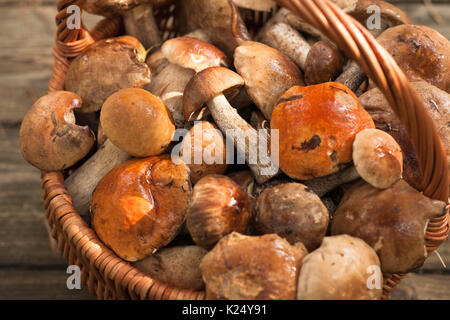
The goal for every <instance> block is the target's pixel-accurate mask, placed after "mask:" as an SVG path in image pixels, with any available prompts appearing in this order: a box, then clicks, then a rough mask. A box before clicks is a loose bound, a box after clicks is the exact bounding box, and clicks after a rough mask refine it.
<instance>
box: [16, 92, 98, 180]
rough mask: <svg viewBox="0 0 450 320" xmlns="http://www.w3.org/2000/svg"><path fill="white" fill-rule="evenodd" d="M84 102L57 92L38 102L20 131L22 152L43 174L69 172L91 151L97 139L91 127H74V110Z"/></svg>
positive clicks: (73, 95) (28, 113) (68, 93)
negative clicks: (68, 169) (66, 170)
mask: <svg viewBox="0 0 450 320" xmlns="http://www.w3.org/2000/svg"><path fill="white" fill-rule="evenodd" d="M81 104H82V102H81V98H80V97H79V96H77V95H76V94H74V93H72V92H67V91H55V92H50V93H48V94H47V95H45V96H43V97H41V98H40V99H38V100H37V101H36V102H35V103H34V104H33V106H32V107H31V108H30V110H28V112H27V114H26V115H25V118H24V119H23V121H22V125H21V127H20V150H21V152H22V155H23V157H24V158H25V160H27V161H28V162H29V163H31V164H32V165H33V166H35V167H37V168H39V169H41V170H44V171H60V170H64V169H67V168H69V167H71V166H72V165H74V164H75V163H77V162H78V161H79V160H81V159H82V158H83V157H84V156H86V155H87V154H88V152H89V151H90V150H91V149H92V146H93V145H94V142H95V136H94V134H93V133H92V131H91V130H90V129H89V127H88V126H85V127H81V126H77V125H76V124H75V116H74V114H73V110H74V109H78V108H81Z"/></svg>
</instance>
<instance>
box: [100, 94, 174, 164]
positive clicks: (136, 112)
mask: <svg viewBox="0 0 450 320" xmlns="http://www.w3.org/2000/svg"><path fill="white" fill-rule="evenodd" d="M100 122H101V124H102V128H103V131H104V133H105V135H106V136H107V137H108V139H110V140H111V142H112V143H113V144H115V145H116V146H117V147H119V148H120V149H122V150H123V151H125V152H127V153H128V154H130V155H132V156H135V157H150V156H155V155H159V154H161V153H163V152H164V151H165V150H166V149H167V148H168V147H169V144H170V142H171V141H172V137H173V134H174V132H175V126H174V124H173V121H172V117H171V115H170V112H169V110H168V109H167V108H166V106H165V105H164V103H163V102H162V101H161V99H160V98H158V97H156V96H154V95H153V94H151V93H150V92H148V91H146V90H144V89H138V88H127V89H122V90H120V91H118V92H116V93H114V94H113V95H111V96H110V97H109V98H108V99H107V100H106V101H105V103H104V104H103V107H102V111H101V113H100Z"/></svg>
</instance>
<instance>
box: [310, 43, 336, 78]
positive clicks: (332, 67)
mask: <svg viewBox="0 0 450 320" xmlns="http://www.w3.org/2000/svg"><path fill="white" fill-rule="evenodd" d="M343 64H344V58H343V57H342V55H341V53H340V52H339V50H338V49H337V47H336V46H335V45H334V44H332V43H331V42H328V41H317V42H316V43H315V44H314V45H313V46H312V47H311V50H310V51H309V53H308V56H307V58H306V62H305V70H304V72H305V82H306V83H307V84H308V85H313V84H319V83H324V82H330V81H333V80H335V79H336V78H337V76H339V74H341V73H342V69H343Z"/></svg>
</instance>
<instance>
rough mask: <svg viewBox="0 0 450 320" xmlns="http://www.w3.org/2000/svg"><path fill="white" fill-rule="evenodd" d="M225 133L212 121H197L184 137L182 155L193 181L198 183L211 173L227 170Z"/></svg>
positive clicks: (220, 172)
mask: <svg viewBox="0 0 450 320" xmlns="http://www.w3.org/2000/svg"><path fill="white" fill-rule="evenodd" d="M225 145H226V143H225V139H224V137H223V134H222V133H221V132H220V130H218V129H217V128H216V126H214V125H213V124H212V123H210V122H207V121H199V122H196V123H195V125H194V126H193V127H192V128H191V130H189V133H188V134H187V135H186V136H185V137H184V138H183V142H182V143H181V149H180V156H181V158H182V159H183V161H184V162H185V163H186V164H187V166H188V167H189V169H190V172H191V182H192V183H193V184H195V183H197V182H198V181H199V180H200V179H201V178H203V177H205V176H207V175H210V174H224V173H225V171H226V170H227V163H226V158H227V151H226V147H225Z"/></svg>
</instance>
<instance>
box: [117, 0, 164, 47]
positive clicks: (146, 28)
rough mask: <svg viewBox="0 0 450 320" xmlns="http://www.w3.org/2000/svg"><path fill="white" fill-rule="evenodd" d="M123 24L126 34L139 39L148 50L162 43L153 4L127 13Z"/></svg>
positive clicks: (124, 15) (142, 5) (145, 4)
mask: <svg viewBox="0 0 450 320" xmlns="http://www.w3.org/2000/svg"><path fill="white" fill-rule="evenodd" d="M123 22H124V26H125V31H126V33H127V34H129V35H131V36H133V37H135V38H137V39H138V40H139V41H140V42H141V43H142V44H143V45H144V47H145V48H146V49H148V48H151V47H153V46H155V45H157V44H160V43H161V41H162V39H161V34H160V31H159V29H158V26H157V24H156V20H155V17H154V15H153V6H152V4H150V3H144V4H141V5H139V6H137V7H135V8H132V9H130V10H127V11H125V12H124V14H123Z"/></svg>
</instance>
